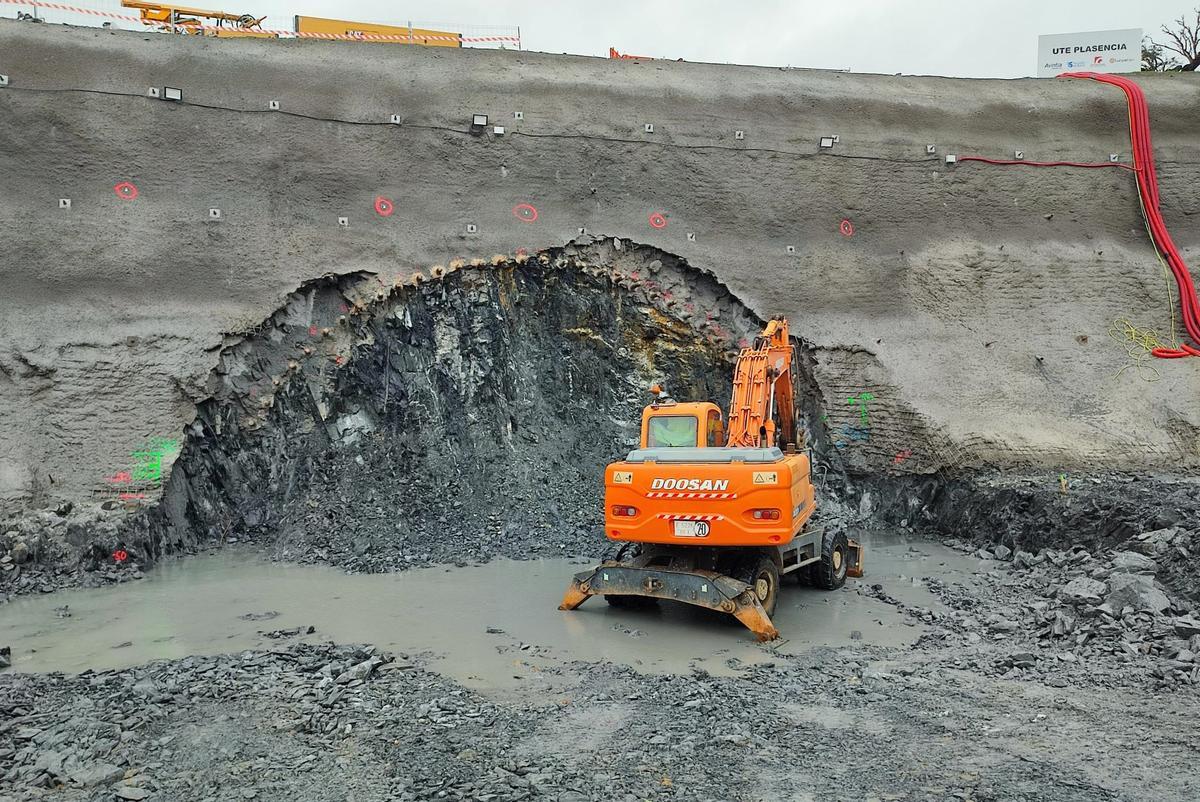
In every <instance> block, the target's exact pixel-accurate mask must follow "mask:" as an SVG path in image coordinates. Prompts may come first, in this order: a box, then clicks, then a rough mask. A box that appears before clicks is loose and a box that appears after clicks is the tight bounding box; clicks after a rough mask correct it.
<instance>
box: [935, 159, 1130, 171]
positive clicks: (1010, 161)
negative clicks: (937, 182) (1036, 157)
mask: <svg viewBox="0 0 1200 802" xmlns="http://www.w3.org/2000/svg"><path fill="white" fill-rule="evenodd" d="M958 161H960V162H984V163H985V164H1002V165H1008V164H1022V165H1025V166H1026V167H1086V168H1088V169H1095V168H1097V167H1116V168H1118V169H1121V170H1133V171H1135V172H1136V170H1137V168H1136V167H1133V166H1131V165H1128V164H1121V163H1120V162H1033V161H1026V160H1025V159H989V158H986V157H984V156H959V157H958Z"/></svg>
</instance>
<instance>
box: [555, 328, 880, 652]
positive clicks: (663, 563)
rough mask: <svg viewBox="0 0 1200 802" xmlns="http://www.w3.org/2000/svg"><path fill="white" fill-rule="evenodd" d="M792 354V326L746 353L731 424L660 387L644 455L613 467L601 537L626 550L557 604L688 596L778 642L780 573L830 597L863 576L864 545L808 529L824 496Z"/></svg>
mask: <svg viewBox="0 0 1200 802" xmlns="http://www.w3.org/2000/svg"><path fill="white" fill-rule="evenodd" d="M793 359H794V351H793V345H792V341H791V338H790V337H789V336H788V325H787V321H786V320H784V319H782V318H776V319H774V320H771V321H769V322H768V323H767V325H766V327H765V328H764V329H763V332H762V334H761V335H760V336H758V337H756V338H755V340H754V343H753V344H752V345H751V346H750V347H749V348H743V349H742V350H741V352H740V354H739V355H738V359H737V366H736V368H735V371H734V377H733V398H732V400H731V401H730V403H729V419H728V424H727V425H726V424H725V422H723V421H722V418H721V410H720V408H719V407H718V406H717V405H716V404H714V403H711V402H707V401H704V402H688V403H681V402H676V401H673V400H671V399H669V398H667V397H666V396H665V394H664V393H663V392H662V390H661V389H660V388H658V387H654V388H652V392H654V393H655V394H656V396H657V398H656V400H655V402H654V403H652V404H651V405H650V406H648V407H646V408H645V409H643V410H642V431H641V442H640V448H638V449H636V450H634V451H632V452H630V453H629V455H628V456H627V457H626V458H625V459H624V460H623V461H621V462H614V463H612V464H610V465H609V466H608V467H607V468H606V469H605V472H604V533H605V535H606V536H607V538H608V539H609V540H611V541H614V542H617V543H620V544H622V548H621V550H620V551H619V552H618V554H617V557H616V558H615V559H613V560H610V561H607V562H605V563H602V564H601V565H599V566H597V567H596V568H594V569H592V570H590V571H584V572H583V573H580V574H576V575H575V578H574V580H573V581H572V582H571V586H570V587H569V588H568V589H567V592H566V595H565V596H564V597H563V601H562V604H561V605H559V608H558V609H560V610H574V609H576V608H577V607H579V605H581V604H583V603H584V602H585V601H587V600H588V599H589V598H590V597H592V596H597V595H600V596H604V597H605V599H607V600H608V602H609V603H610V604H612V605H614V606H618V607H619V606H633V605H635V604H639V603H646V602H647V601H653V600H659V599H662V600H673V601H680V602H685V603H687V604H693V605H696V606H699V607H707V608H709V609H712V610H719V611H721V612H725V613H729V614H731V615H733V616H735V617H736V618H737V619H738V620H739V621H741V622H742V623H743V624H744V625H745V626H746V627H747V628H749V629H750V630H751V631H752V632H753V633H754V634H755V635H756V636H757V637H758V639H759V640H764V641H765V640H771V639H774V638H777V637H779V631H778V630H777V629H776V628H775V626H774V624H772V623H771V615H772V614H773V613H774V612H775V605H776V603H777V602H778V600H779V586H780V577H781V576H786V575H793V574H794V575H801V574H799V573H798V572H803V574H802V576H804V577H806V578H807V579H808V580H809V581H810V582H811V583H812V584H814V585H816V586H817V587H821V588H825V589H827V590H833V589H836V588H839V587H841V586H842V585H843V584H845V581H846V577H847V576H855V577H859V576H862V573H863V549H862V547H861V546H860V545H859V544H858V543H857V542H855V541H853V540H849V539H847V537H846V535H845V534H844V533H843V532H841V531H837V530H829V531H826V530H823V529H820V528H816V527H807V524H808V522H809V519H810V518H811V517H812V514H813V512H814V510H815V509H816V496H815V494H814V492H813V484H812V476H811V465H810V461H809V457H808V455H807V453H805V452H804V451H803V448H804V443H803V442H802V439H803V437H802V435H801V434H800V432H799V430H798V428H797V416H796V409H795V400H794V396H793V390H792V361H793Z"/></svg>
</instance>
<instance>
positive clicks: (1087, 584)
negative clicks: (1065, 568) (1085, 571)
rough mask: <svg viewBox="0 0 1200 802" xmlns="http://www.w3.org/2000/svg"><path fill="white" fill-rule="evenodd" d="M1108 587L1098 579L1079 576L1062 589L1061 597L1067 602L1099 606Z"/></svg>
mask: <svg viewBox="0 0 1200 802" xmlns="http://www.w3.org/2000/svg"><path fill="white" fill-rule="evenodd" d="M1107 590H1108V587H1107V586H1106V585H1105V584H1104V583H1103V582H1101V581H1100V580H1098V579H1092V578H1091V577H1086V576H1081V577H1077V578H1076V579H1072V580H1071V581H1070V582H1068V583H1067V584H1066V586H1065V587H1064V588H1063V589H1062V597H1063V598H1064V599H1066V600H1067V601H1071V602H1081V603H1084V604H1092V605H1096V604H1100V602H1102V601H1103V600H1104V594H1105V592H1106V591H1107Z"/></svg>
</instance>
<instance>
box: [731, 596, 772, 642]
mask: <svg viewBox="0 0 1200 802" xmlns="http://www.w3.org/2000/svg"><path fill="white" fill-rule="evenodd" d="M734 616H735V617H736V618H737V620H738V621H741V622H742V623H743V624H745V625H746V629H748V630H750V631H751V632H753V633H754V637H756V638H758V639H759V640H760V641H769V640H775V639H776V638H778V637H779V630H777V629H776V628H775V625H774V624H772V623H771V619H770V618H767V611H766V610H764V609H763V608H762V605H761V604H759V603H758V600H757V599H755V601H754V605H753V606H750V605H743V606H741V607H739V608H738V610H737V612H735V613H734Z"/></svg>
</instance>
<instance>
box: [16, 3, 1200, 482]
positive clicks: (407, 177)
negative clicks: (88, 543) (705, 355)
mask: <svg viewBox="0 0 1200 802" xmlns="http://www.w3.org/2000/svg"><path fill="white" fill-rule="evenodd" d="M0 73H3V74H6V75H8V76H9V86H8V87H6V88H0V231H2V232H3V235H2V241H3V247H2V248H0V422H2V423H0V499H4V500H5V501H6V502H12V503H19V502H21V500H22V499H27V498H28V496H29V494H30V491H31V489H33V490H36V489H37V488H38V487H39V486H42V487H43V489H44V487H45V486H47V485H48V486H49V487H51V488H52V492H51V495H52V496H54V497H61V498H66V499H78V498H84V497H88V496H89V494H92V493H93V492H94V491H95V490H96V488H103V487H104V485H105V476H106V475H110V474H111V473H112V472H113V471H117V470H120V469H121V468H122V467H123V466H126V465H127V464H128V463H129V460H130V455H131V453H134V452H136V451H138V450H139V449H144V448H145V444H146V443H147V442H150V441H154V440H155V438H167V439H170V438H181V437H182V432H183V429H184V427H185V425H186V424H187V423H188V421H189V420H191V416H192V415H193V414H194V409H195V405H196V404H197V403H198V402H199V401H201V400H203V399H204V398H205V397H206V396H207V395H208V391H207V390H206V380H207V378H208V376H209V373H210V371H211V370H212V369H213V367H214V365H215V364H216V363H217V358H218V354H219V352H220V350H221V349H222V348H223V347H226V346H228V345H230V344H231V343H232V342H235V341H236V340H237V339H238V337H237V332H239V331H245V330H247V329H248V328H250V327H253V326H254V325H255V324H256V323H257V322H258V321H261V320H263V319H264V318H266V317H267V316H268V315H270V314H271V313H272V312H273V311H274V310H275V309H276V308H277V307H278V306H279V305H280V304H281V303H282V301H283V299H284V298H285V297H286V296H287V294H288V293H290V292H292V291H294V290H295V289H296V288H297V287H298V286H299V285H300V283H301V282H303V281H305V280H307V279H311V278H313V277H317V276H320V275H323V274H327V273H333V274H341V273H348V272H352V271H370V272H372V273H375V274H378V276H380V277H381V278H382V279H383V281H384V282H385V283H389V284H390V283H391V282H392V281H393V280H394V279H395V278H396V277H398V276H408V275H411V274H412V273H413V272H414V271H418V270H421V271H425V272H428V271H429V268H430V267H431V266H432V265H435V264H446V263H447V262H448V261H450V260H452V259H455V258H465V259H471V258H485V259H490V258H491V257H492V256H493V254H507V255H511V254H514V253H515V252H516V251H517V249H519V248H524V249H527V250H528V251H530V252H536V251H538V250H539V249H543V248H548V247H554V246H562V245H564V244H565V243H567V242H569V241H572V240H575V239H577V238H579V237H580V234H581V230H583V231H584V232H585V236H610V237H621V238H626V239H628V240H632V241H634V242H637V243H642V244H646V245H651V246H654V247H657V248H659V249H661V250H663V251H667V252H669V253H673V254H678V255H680V256H682V257H684V258H685V259H686V260H687V261H688V262H689V263H690V265H692V266H693V267H694V268H697V269H699V270H702V271H709V272H711V273H712V274H714V275H715V276H716V277H717V278H718V279H719V280H720V281H721V282H723V283H725V284H726V285H727V286H728V287H729V289H730V290H731V291H732V292H733V293H734V294H735V295H736V296H737V297H738V298H740V299H741V300H742V301H743V302H744V303H745V304H746V305H747V306H748V307H749V308H750V309H751V310H752V311H753V312H755V313H756V314H757V315H759V316H762V317H769V316H771V315H775V314H784V315H787V316H788V317H789V318H790V320H791V322H792V328H793V331H794V332H795V333H797V334H798V335H799V336H800V337H802V338H803V339H804V340H806V341H808V342H809V343H811V344H812V346H813V349H814V351H813V354H814V356H815V359H816V366H815V378H816V380H817V384H818V385H819V388H820V392H821V393H822V395H823V403H824V408H825V409H826V410H827V411H828V413H829V420H828V421H826V423H827V425H828V426H830V428H831V431H833V432H835V433H836V431H837V428H838V427H846V426H851V425H853V424H854V422H855V421H856V420H857V410H856V407H855V405H853V404H850V403H848V399H849V398H850V397H852V396H860V394H861V393H864V392H867V393H870V394H871V396H872V397H873V399H872V400H871V401H870V415H871V419H870V420H871V432H870V437H871V438H873V442H874V443H875V446H874V447H873V449H870V450H865V451H864V452H863V453H864V455H865V456H864V457H863V459H862V467H864V468H867V469H874V470H883V469H891V467H893V466H894V465H898V464H900V463H899V462H897V461H896V460H895V459H894V458H893V456H894V455H893V452H895V455H900V454H902V453H903V452H904V451H905V450H913V449H921V448H926V449H927V450H930V449H931V453H934V454H936V455H937V456H936V457H930V458H929V460H927V464H926V467H927V468H936V467H939V465H938V464H935V463H937V462H939V461H940V462H942V463H944V462H946V461H950V460H954V461H961V462H963V463H964V464H968V463H969V464H994V465H1000V466H1016V465H1025V464H1033V465H1038V466H1043V467H1049V466H1055V467H1058V466H1061V467H1064V468H1071V467H1077V466H1089V467H1093V468H1100V469H1108V468H1113V469H1117V468H1121V469H1129V468H1133V469H1139V468H1159V469H1168V468H1178V467H1180V466H1195V465H1197V464H1198V463H1200V436H1198V432H1200V400H1198V399H1200V360H1190V359H1185V360H1174V361H1161V360H1152V359H1149V358H1142V359H1138V358H1135V357H1133V356H1131V355H1130V350H1129V348H1128V341H1127V340H1125V339H1124V338H1123V335H1122V333H1121V330H1120V328H1119V327H1118V328H1114V321H1116V320H1118V319H1121V318H1127V319H1128V320H1129V321H1131V322H1132V323H1133V324H1135V325H1137V326H1139V327H1143V328H1150V327H1154V328H1157V329H1159V331H1160V332H1161V333H1162V336H1163V337H1164V338H1166V337H1167V336H1168V332H1169V330H1170V328H1171V324H1172V314H1174V315H1175V317H1176V318H1177V317H1178V310H1177V308H1175V309H1173V308H1172V306H1173V305H1172V303H1171V302H1170V301H1169V299H1168V283H1167V281H1166V279H1165V277H1164V272H1163V268H1162V267H1161V266H1160V264H1159V262H1158V260H1157V258H1156V256H1155V252H1154V249H1153V247H1152V246H1151V244H1150V241H1149V239H1148V237H1147V234H1146V230H1145V228H1144V225H1143V223H1142V218H1141V213H1140V210H1139V205H1138V199H1137V191H1136V187H1135V182H1134V176H1133V173H1132V172H1130V171H1128V170H1123V169H1104V168H1101V169H1090V170H1085V169H1069V168H1044V169H1039V168H1033V167H1020V166H1016V167H1012V166H1008V167H1006V166H993V165H987V164H981V163H961V164H958V165H955V166H947V165H946V164H945V163H944V156H945V155H946V154H949V153H954V154H960V155H967V154H974V155H982V156H989V157H1000V158H1004V157H1011V156H1012V155H1013V153H1014V151H1016V150H1021V151H1023V152H1024V154H1025V158H1026V159H1029V160H1054V159H1068V160H1076V161H1084V162H1107V161H1108V159H1109V154H1112V153H1116V154H1120V158H1121V159H1122V160H1123V161H1125V162H1126V163H1128V162H1129V160H1130V153H1129V150H1130V146H1129V136H1128V129H1127V118H1126V110H1125V103H1124V98H1123V96H1122V95H1121V93H1120V92H1119V91H1118V90H1117V89H1115V88H1113V87H1107V86H1102V85H1098V84H1094V83H1091V82H1084V81H1073V80H963V79H948V78H928V77H907V76H904V77H902V76H880V75H856V74H848V73H829V72H813V71H797V70H780V69H771V68H760V67H736V66H720V65H711V64H694V63H680V62H662V61H647V62H639V63H632V62H625V61H607V60H601V59H595V58H584V57H575V56H558V55H547V54H540V53H527V52H514V51H492V50H487V51H484V50H469V49H464V50H450V49H427V48H415V47H389V46H383V45H366V44H354V43H327V42H308V41H263V40H214V39H208V38H202V37H183V36H169V35H163V34H154V33H144V34H142V33H130V32H118V31H103V30H99V29H78V28H68V27H63V26H50V25H32V24H23V23H16V22H10V21H0ZM1141 81H1142V83H1143V86H1144V87H1145V89H1146V94H1147V96H1148V99H1149V103H1150V111H1151V115H1152V125H1153V131H1154V136H1155V145H1156V155H1157V157H1158V164H1159V175H1160V181H1161V188H1162V202H1163V211H1164V215H1165V218H1166V222H1167V225H1168V227H1169V229H1170V230H1171V233H1172V235H1173V236H1174V238H1175V240H1176V242H1177V244H1178V245H1179V246H1180V248H1181V249H1182V250H1183V253H1184V256H1185V258H1186V259H1187V260H1188V261H1189V263H1190V264H1192V265H1193V266H1197V265H1200V225H1198V224H1197V221H1198V220H1200V193H1198V191H1197V189H1196V188H1197V186H1200V137H1198V136H1197V132H1200V102H1198V101H1200V77H1198V76H1196V75H1181V74H1163V75H1150V76H1144V77H1142V78H1141ZM164 86H170V87H178V88H181V89H182V90H183V93H184V101H185V102H184V103H170V102H165V101H162V100H156V99H152V98H149V97H147V90H148V88H150V87H164ZM272 101H277V102H278V104H279V110H278V111H274V110H271V109H270V108H269V104H270V103H271V102H272ZM475 113H481V114H487V115H488V117H489V127H488V129H487V130H486V131H485V132H484V133H483V134H482V135H479V136H475V135H472V134H471V133H470V132H469V131H468V128H469V124H470V121H471V115H472V114H475ZM391 115H399V117H400V120H401V124H399V125H395V124H391V123H390V122H389V121H390V118H391ZM517 115H520V117H519V118H518V116H517ZM495 124H498V125H501V126H503V127H504V128H505V132H504V133H503V134H502V135H496V134H494V133H492V129H491V126H492V125H495ZM647 124H651V125H653V132H652V133H649V132H647V131H646V128H645V126H646V125H647ZM737 131H742V132H744V137H743V138H738V137H737V136H736V134H735V132H737ZM834 134H836V135H837V136H838V142H837V144H836V145H835V146H834V147H833V148H831V149H828V150H821V149H820V148H819V147H818V139H819V138H820V137H821V136H824V135H834ZM927 145H934V146H935V147H936V153H933V154H929V153H927V149H926V146H927ZM122 182H129V184H131V185H133V186H134V187H136V194H137V196H136V198H132V197H123V196H121V195H120V194H119V192H118V190H117V189H116V188H117V187H118V185H120V184H122ZM126 192H127V193H128V194H129V195H132V194H133V193H132V191H130V190H128V189H126ZM379 197H383V198H387V199H389V200H390V202H391V203H392V204H393V210H392V213H391V214H390V215H387V216H385V215H383V214H380V213H378V212H377V210H376V199H377V198H379ZM60 199H70V207H69V208H60ZM522 204H528V206H529V207H532V208H534V209H536V219H532V218H533V217H534V216H535V215H534V213H533V212H531V211H530V210H529V208H527V207H523V206H522ZM383 208H384V211H387V208H386V207H383ZM210 209H219V210H220V218H219V219H215V218H212V217H210ZM660 215H661V216H660ZM343 217H344V218H346V220H345V223H346V224H345V225H342V224H340V221H339V218H343ZM843 221H846V222H845V223H844V222H843ZM851 229H852V231H851ZM1170 290H1171V296H1172V297H1173V296H1174V295H1175V292H1174V286H1173V284H1172V285H1170ZM697 314H698V315H699V314H700V312H697ZM701 319H703V316H702V315H701ZM1176 326H1177V327H1178V322H1177V320H1176ZM1110 330H1111V333H1114V334H1115V335H1116V336H1110ZM1135 353H1136V351H1135ZM719 400H721V401H724V399H719ZM918 438H919V439H921V440H922V442H916V439H918ZM931 440H935V441H936V443H932V444H931V442H930V441H931ZM858 445H859V444H858V443H857V442H853V443H850V444H848V445H847V448H848V449H853V448H856V447H858ZM901 462H902V461H901Z"/></svg>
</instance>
